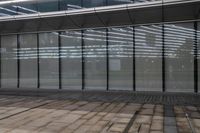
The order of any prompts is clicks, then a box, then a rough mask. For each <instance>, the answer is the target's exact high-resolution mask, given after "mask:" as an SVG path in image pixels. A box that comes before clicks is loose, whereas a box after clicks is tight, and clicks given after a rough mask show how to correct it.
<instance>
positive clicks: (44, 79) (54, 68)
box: [39, 32, 59, 89]
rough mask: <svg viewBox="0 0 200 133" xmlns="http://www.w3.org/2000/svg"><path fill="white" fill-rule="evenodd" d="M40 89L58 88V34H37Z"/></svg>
mask: <svg viewBox="0 0 200 133" xmlns="http://www.w3.org/2000/svg"><path fill="white" fill-rule="evenodd" d="M39 46H40V48H39V58H40V62H39V67H40V69H39V70H40V88H47V89H49V88H54V89H56V88H58V84H59V78H58V77H59V74H58V72H59V69H58V68H59V67H58V66H59V63H58V57H59V56H58V33H57V32H52V33H40V34H39Z"/></svg>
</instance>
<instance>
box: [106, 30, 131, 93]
mask: <svg viewBox="0 0 200 133" xmlns="http://www.w3.org/2000/svg"><path fill="white" fill-rule="evenodd" d="M108 34H109V39H108V40H109V89H110V90H133V29H132V28H131V27H127V28H111V29H110V30H109V33H108Z"/></svg>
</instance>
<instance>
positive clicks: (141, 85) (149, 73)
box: [135, 25, 162, 91]
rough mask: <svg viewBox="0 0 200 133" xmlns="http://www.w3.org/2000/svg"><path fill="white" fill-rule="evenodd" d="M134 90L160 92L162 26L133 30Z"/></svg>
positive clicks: (141, 27) (142, 27)
mask: <svg viewBox="0 0 200 133" xmlns="http://www.w3.org/2000/svg"><path fill="white" fill-rule="evenodd" d="M135 64H136V69H135V73H136V75H135V76H136V90H137V91H162V26H160V25H151V26H139V27H136V28H135Z"/></svg>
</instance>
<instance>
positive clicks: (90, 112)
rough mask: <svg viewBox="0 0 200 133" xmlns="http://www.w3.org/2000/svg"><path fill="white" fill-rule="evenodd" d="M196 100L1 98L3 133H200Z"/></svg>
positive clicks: (115, 95) (100, 95)
mask: <svg viewBox="0 0 200 133" xmlns="http://www.w3.org/2000/svg"><path fill="white" fill-rule="evenodd" d="M21 94H22V93H21ZM108 94H109V95H108ZM184 97H185V99H184ZM155 99H160V101H155ZM192 100H194V101H192ZM195 100H199V95H193V94H191V95H186V94H185V95H176V96H175V95H168V94H167V95H162V98H160V97H159V94H156V95H150V94H146V93H145V94H142V93H141V94H132V98H131V96H130V94H126V93H77V92H74V93H73V92H69V93H67V94H63V93H62V94H59V95H55V94H54V95H53V94H49V95H42V96H41V95H40V96H17V95H16V96H15V95H0V133H29V132H30V133H72V132H75V133H99V132H101V133H107V132H109V133H200V105H199V104H200V101H195ZM138 101H139V102H138ZM180 101H182V104H181V102H180ZM186 101H187V102H186ZM189 101H190V102H189ZM172 103H174V104H172ZM198 103H199V104H198Z"/></svg>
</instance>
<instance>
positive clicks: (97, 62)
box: [84, 30, 107, 90]
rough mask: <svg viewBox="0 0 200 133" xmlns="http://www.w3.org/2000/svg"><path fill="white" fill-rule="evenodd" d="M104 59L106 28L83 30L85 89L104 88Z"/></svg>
mask: <svg viewBox="0 0 200 133" xmlns="http://www.w3.org/2000/svg"><path fill="white" fill-rule="evenodd" d="M106 59H107V56H106V30H85V31H84V62H85V89H101V90H106V86H107V82H106V81H107V60H106Z"/></svg>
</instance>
